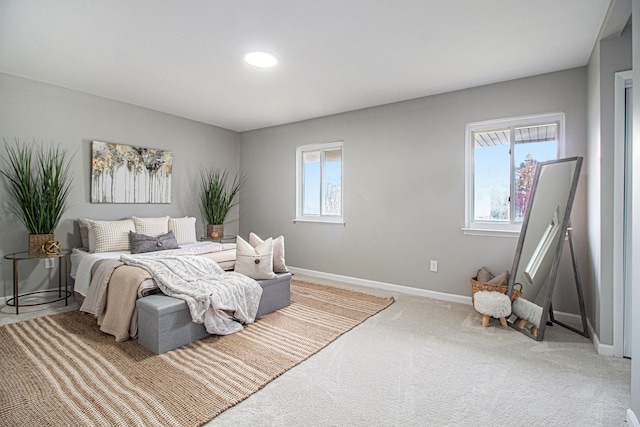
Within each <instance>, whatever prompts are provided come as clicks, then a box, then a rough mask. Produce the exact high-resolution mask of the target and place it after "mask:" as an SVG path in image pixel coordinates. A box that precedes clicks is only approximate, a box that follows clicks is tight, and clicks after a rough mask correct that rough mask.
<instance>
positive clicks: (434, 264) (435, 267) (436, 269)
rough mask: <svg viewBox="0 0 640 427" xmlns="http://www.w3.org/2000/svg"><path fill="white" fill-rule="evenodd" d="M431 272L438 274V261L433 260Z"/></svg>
mask: <svg viewBox="0 0 640 427" xmlns="http://www.w3.org/2000/svg"><path fill="white" fill-rule="evenodd" d="M430 269H431V271H433V272H434V273H437V272H438V261H435V260H433V259H432V260H431V267H430Z"/></svg>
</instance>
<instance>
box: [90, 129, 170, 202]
mask: <svg viewBox="0 0 640 427" xmlns="http://www.w3.org/2000/svg"><path fill="white" fill-rule="evenodd" d="M172 159H173V156H172V154H171V152H170V151H166V150H156V149H153V148H140V147H132V146H130V145H123V144H111V143H108V142H100V141H93V142H92V145H91V203H171V167H172V166H171V164H172Z"/></svg>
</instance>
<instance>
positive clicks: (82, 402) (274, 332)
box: [0, 279, 393, 426]
mask: <svg viewBox="0 0 640 427" xmlns="http://www.w3.org/2000/svg"><path fill="white" fill-rule="evenodd" d="M392 303H393V298H380V297H376V296H371V295H365V294H361V293H357V292H353V291H348V290H343V289H338V288H334V287H328V286H323V285H318V284H313V283H309V282H302V281H299V280H295V279H293V280H292V281H291V305H290V306H289V307H286V308H284V309H281V310H278V311H277V312H274V313H271V314H268V315H266V316H263V317H262V318H260V319H259V320H258V321H257V322H256V323H254V324H252V325H248V326H246V327H245V329H244V330H243V331H242V332H239V333H237V334H234V335H229V336H224V337H221V336H211V337H208V338H205V339H203V340H200V341H197V342H195V343H192V344H189V345H187V346H185V347H182V348H179V349H176V350H173V351H170V352H168V353H165V354H162V355H155V354H153V353H151V352H149V351H148V350H147V349H145V348H144V347H142V346H140V345H139V344H138V343H137V341H135V340H129V341H126V342H123V343H117V342H115V339H114V338H113V337H112V336H110V335H105V334H103V333H101V332H100V331H99V329H98V327H97V325H96V322H95V320H94V319H92V318H91V317H90V316H88V315H85V314H83V313H80V312H79V311H70V312H65V313H60V314H55V315H50V316H44V317H40V318H36V319H31V320H27V321H23V322H20V323H14V324H10V325H6V326H2V327H0V366H1V367H2V372H0V425H2V426H22V425H30V426H31V425H33V426H45V425H54V426H59V425H74V426H79V425H109V426H111V425H123V426H125V425H126V426H132V425H144V426H154V425H157V426H167V425H171V426H197V425H201V424H203V423H205V422H207V421H209V420H211V419H212V418H214V417H215V416H216V415H218V414H220V413H221V412H222V411H224V410H225V409H227V408H229V407H231V406H233V405H235V404H237V403H238V402H240V401H242V400H244V399H246V398H247V397H248V396H250V395H251V394H253V393H255V392H256V391H258V390H260V389H261V388H262V387H264V386H265V385H266V384H267V383H269V382H270V381H271V380H273V379H274V378H276V377H277V376H279V375H281V374H282V373H284V372H285V371H287V370H288V369H291V368H292V367H294V366H296V365H297V364H299V363H301V362H302V361H304V360H305V359H307V358H308V357H309V356H311V355H313V354H314V353H316V352H318V351H319V350H321V349H322V348H324V347H326V346H327V345H328V344H329V343H331V342H332V341H334V340H335V339H336V338H338V337H339V336H340V335H342V334H344V333H345V332H347V331H349V330H350V329H352V328H353V327H355V326H357V325H358V324H360V323H362V322H363V321H364V320H366V319H367V318H368V317H370V316H372V315H374V314H376V313H378V312H379V311H381V310H383V309H384V308H386V307H388V306H389V305H391V304H392Z"/></svg>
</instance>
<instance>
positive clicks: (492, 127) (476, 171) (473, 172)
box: [464, 113, 564, 234]
mask: <svg viewBox="0 0 640 427" xmlns="http://www.w3.org/2000/svg"><path fill="white" fill-rule="evenodd" d="M563 134H564V114H562V113H555V114H545V115H538V116H528V117H517V118H511V119H502V120H491V121H486V122H478V123H471V124H468V125H467V129H466V163H467V165H466V175H467V179H466V203H465V207H466V226H465V228H464V231H465V233H467V234H493V233H499V232H502V231H504V232H518V231H519V230H520V227H521V225H522V221H523V220H524V216H525V212H526V209H527V203H528V201H529V191H530V189H531V184H532V182H533V177H534V172H535V169H536V165H537V164H538V163H539V162H544V161H547V160H555V159H557V158H559V157H560V156H561V155H562V154H563V153H564V145H563V144H564V142H563Z"/></svg>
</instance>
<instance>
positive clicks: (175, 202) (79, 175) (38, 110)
mask: <svg viewBox="0 0 640 427" xmlns="http://www.w3.org/2000/svg"><path fill="white" fill-rule="evenodd" d="M0 99H1V100H2V102H0V130H1V135H0V136H2V137H3V138H5V139H6V140H7V141H8V142H11V143H13V141H14V140H15V138H19V139H20V140H23V141H29V142H30V141H34V140H35V141H38V142H45V143H49V142H53V143H55V144H58V143H59V144H60V145H61V146H62V147H64V148H68V149H69V150H72V151H73V152H75V157H74V159H73V170H74V171H75V173H74V180H73V187H72V193H71V197H70V205H71V207H70V209H69V210H68V211H67V213H66V214H65V216H64V218H63V219H62V221H61V222H60V224H59V226H58V228H57V229H56V232H55V237H56V240H59V241H60V242H61V243H62V244H63V246H64V248H72V247H74V246H79V245H80V234H79V231H78V229H77V226H76V225H74V220H75V218H77V217H79V216H83V217H88V218H93V219H119V218H123V217H128V216H131V215H136V216H161V215H171V216H176V217H178V216H185V215H189V216H196V217H197V218H198V222H197V226H198V227H199V228H200V229H201V234H204V228H203V221H202V219H201V217H200V211H199V204H198V192H196V191H193V189H194V185H195V184H196V183H197V180H198V167H199V166H200V165H204V164H209V163H215V164H219V165H222V166H226V167H229V168H230V169H231V170H233V171H236V170H237V169H238V159H239V135H238V134H237V133H236V132H232V131H228V130H225V129H221V128H216V127H214V126H209V125H205V124H202V123H197V122H194V121H190V120H185V119H181V118H178V117H175V116H171V115H167V114H163V113H159V112H156V111H151V110H148V109H144V108H140V107H135V106H132V105H128V104H123V103H120V102H115V101H112V100H108V99H104V98H100V97H96V96H92V95H87V94H84V93H80V92H76V91H71V90H67V89H63V88H60V87H55V86H51V85H47V84H43V83H38V82H34V81H31V80H26V79H22V78H18V77H14V76H10V75H7V74H0ZM92 140H99V141H105V142H114V143H122V144H129V145H135V146H140V147H149V148H159V149H165V150H171V151H172V152H173V174H172V202H171V204H92V203H90V202H89V200H90V193H89V192H90V170H91V141H92ZM1 152H2V155H3V156H4V155H5V153H4V146H3V147H2V148H1ZM0 201H1V202H2V203H1V205H2V206H1V208H0V228H1V229H2V239H0V255H1V257H0V258H2V259H0V262H1V263H2V269H1V271H2V277H1V279H2V282H1V287H0V298H1V297H3V296H5V295H11V294H12V287H11V286H12V279H11V263H10V261H7V260H5V259H4V258H3V257H4V255H6V254H8V253H12V252H20V251H25V250H27V248H28V244H27V240H28V233H27V230H26V228H24V226H23V225H22V224H21V223H20V222H19V221H18V219H17V217H16V216H15V215H13V214H10V213H8V212H7V209H6V203H5V201H6V195H5V193H4V188H2V189H0ZM237 217H238V211H237V209H236V210H235V211H232V212H231V213H230V218H229V219H228V221H227V222H226V226H227V228H228V230H229V232H230V233H235V232H237V230H238V218H237ZM28 264H29V263H24V264H21V274H22V278H23V281H22V282H21V288H20V290H21V291H27V290H32V289H40V288H42V286H43V285H42V280H44V278H41V277H39V275H40V276H41V272H42V270H43V268H40V267H38V266H37V265H34V266H33V267H30V266H29V265H28ZM33 264H36V263H33ZM45 283H46V281H45ZM56 283H57V282H56ZM47 285H48V284H46V285H45V286H47Z"/></svg>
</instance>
